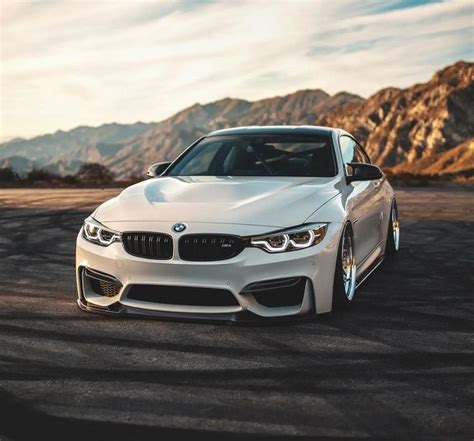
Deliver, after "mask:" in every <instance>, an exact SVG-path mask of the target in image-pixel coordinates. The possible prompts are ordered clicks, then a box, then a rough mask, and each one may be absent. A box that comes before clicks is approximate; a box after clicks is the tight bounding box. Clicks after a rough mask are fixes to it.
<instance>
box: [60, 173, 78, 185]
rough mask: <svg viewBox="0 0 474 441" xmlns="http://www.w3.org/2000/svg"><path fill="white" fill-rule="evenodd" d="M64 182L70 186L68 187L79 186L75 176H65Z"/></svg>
mask: <svg viewBox="0 0 474 441" xmlns="http://www.w3.org/2000/svg"><path fill="white" fill-rule="evenodd" d="M63 181H64V183H65V184H68V185H76V184H77V178H76V177H75V176H73V175H66V176H64V178H63Z"/></svg>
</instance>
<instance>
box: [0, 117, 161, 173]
mask: <svg viewBox="0 0 474 441" xmlns="http://www.w3.org/2000/svg"><path fill="white" fill-rule="evenodd" d="M153 126H154V124H153V123H151V124H145V123H142V122H137V123H135V124H128V125H127V124H116V123H112V124H104V125H102V126H100V127H87V126H80V127H76V128H75V129H73V130H70V131H68V132H63V131H62V130H58V131H57V132H56V133H54V134H50V135H43V136H38V137H36V138H33V139H29V140H27V139H23V138H15V139H12V140H10V141H8V142H5V143H2V144H0V159H6V158H9V157H17V158H18V157H23V158H25V159H26V160H28V161H30V162H34V163H35V165H37V166H47V165H50V164H55V163H57V162H79V163H81V162H87V161H92V160H99V161H102V160H103V159H104V158H105V157H106V156H107V155H110V154H113V153H114V152H113V149H112V151H111V149H110V148H109V149H107V148H105V151H104V154H102V153H101V154H99V155H95V156H94V152H96V151H97V150H99V151H100V150H101V148H102V149H103V150H104V147H101V146H104V145H107V144H114V143H115V144H116V145H122V143H124V142H125V141H126V140H128V139H133V138H135V137H137V136H139V135H140V134H142V133H143V132H145V131H147V130H149V129H150V128H151V127H153ZM17 162H18V160H17ZM20 171H22V170H20Z"/></svg>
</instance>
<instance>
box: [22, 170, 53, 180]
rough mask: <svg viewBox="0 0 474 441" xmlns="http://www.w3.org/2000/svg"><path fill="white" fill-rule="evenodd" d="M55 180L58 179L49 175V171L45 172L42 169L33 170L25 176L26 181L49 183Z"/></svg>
mask: <svg viewBox="0 0 474 441" xmlns="http://www.w3.org/2000/svg"><path fill="white" fill-rule="evenodd" d="M57 179H59V176H58V175H56V174H54V173H51V172H50V171H48V170H45V169H44V168H34V169H33V170H31V171H30V172H29V173H28V174H27V175H26V180H27V181H45V182H51V181H54V180H57Z"/></svg>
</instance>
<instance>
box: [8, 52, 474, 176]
mask: <svg viewBox="0 0 474 441" xmlns="http://www.w3.org/2000/svg"><path fill="white" fill-rule="evenodd" d="M473 79H474V64H473V63H468V62H464V61H460V62H458V63H455V64H453V65H451V66H448V67H446V68H444V69H442V70H440V71H438V72H436V73H435V74H434V75H433V76H432V78H431V79H430V80H429V81H428V82H426V83H421V84H416V85H414V86H411V87H408V88H406V89H399V88H393V87H390V88H386V89H382V90H380V91H379V92H377V93H375V94H373V95H372V96H370V97H369V98H368V99H363V98H361V97H359V96H357V95H353V94H350V93H347V92H341V93H338V94H336V95H333V96H331V95H329V94H327V93H326V92H324V91H322V90H320V89H315V90H300V91H297V92H295V93H292V94H289V95H285V96H277V97H273V98H267V99H263V100H259V101H255V102H250V101H246V100H240V99H235V98H225V99H222V100H219V101H216V102H213V103H209V104H204V105H201V104H194V105H193V106H191V107H189V108H187V109H184V110H182V111H180V112H178V113H176V114H175V115H173V116H171V117H170V118H168V119H166V120H164V121H162V122H159V123H148V124H145V123H136V124H130V125H124V124H106V125H103V126H100V127H96V128H91V127H78V128H76V129H73V130H71V131H68V132H61V131H58V132H56V133H55V134H52V135H44V136H41V137H37V138H33V139H31V140H23V139H20V140H12V141H10V142H7V143H3V144H0V167H1V166H2V164H3V165H5V164H11V165H12V166H14V168H16V167H18V169H19V171H20V172H24V171H25V170H27V169H28V167H30V168H31V167H33V166H36V167H38V166H40V167H46V168H49V169H50V170H52V171H55V172H58V173H62V174H64V173H68V172H70V171H74V169H75V168H78V167H79V165H80V163H81V162H99V163H102V164H104V165H106V166H108V167H109V168H110V169H111V170H112V171H114V172H115V174H116V176H117V177H118V178H125V177H128V176H130V175H141V174H143V171H144V169H146V167H147V166H148V165H149V164H151V163H153V162H158V161H162V160H172V159H174V158H175V157H176V156H177V155H178V154H179V153H180V152H181V151H182V150H183V149H184V148H185V147H186V146H188V145H189V144H190V143H191V142H193V141H194V140H195V139H196V138H198V137H200V136H202V135H203V134H205V133H207V132H209V131H211V130H216V129H219V128H225V127H234V126H245V125H277V124H283V125H302V124H304V125H306V124H309V125H327V126H333V127H341V128H344V129H345V130H347V131H349V132H351V133H353V134H354V135H355V136H357V137H358V139H359V140H360V141H361V142H362V143H363V145H365V147H366V150H367V152H368V153H369V155H370V156H371V158H372V159H373V160H374V162H375V163H377V164H378V165H380V166H382V167H384V168H386V169H390V170H392V171H393V172H410V173H418V174H423V173H430V174H443V173H445V172H446V173H463V174H469V173H471V174H474V165H473V163H472V138H474V106H473V104H474V81H473ZM12 157H13V158H12ZM22 167H23V169H22ZM447 170H450V171H449V172H448V171H447ZM454 170H455V171H454Z"/></svg>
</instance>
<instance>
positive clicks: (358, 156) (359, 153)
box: [354, 144, 370, 164]
mask: <svg viewBox="0 0 474 441" xmlns="http://www.w3.org/2000/svg"><path fill="white" fill-rule="evenodd" d="M354 162H362V163H364V164H370V161H369V158H368V157H367V155H366V154H365V152H364V150H362V148H361V147H360V146H359V145H357V144H356V147H355V155H354Z"/></svg>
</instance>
